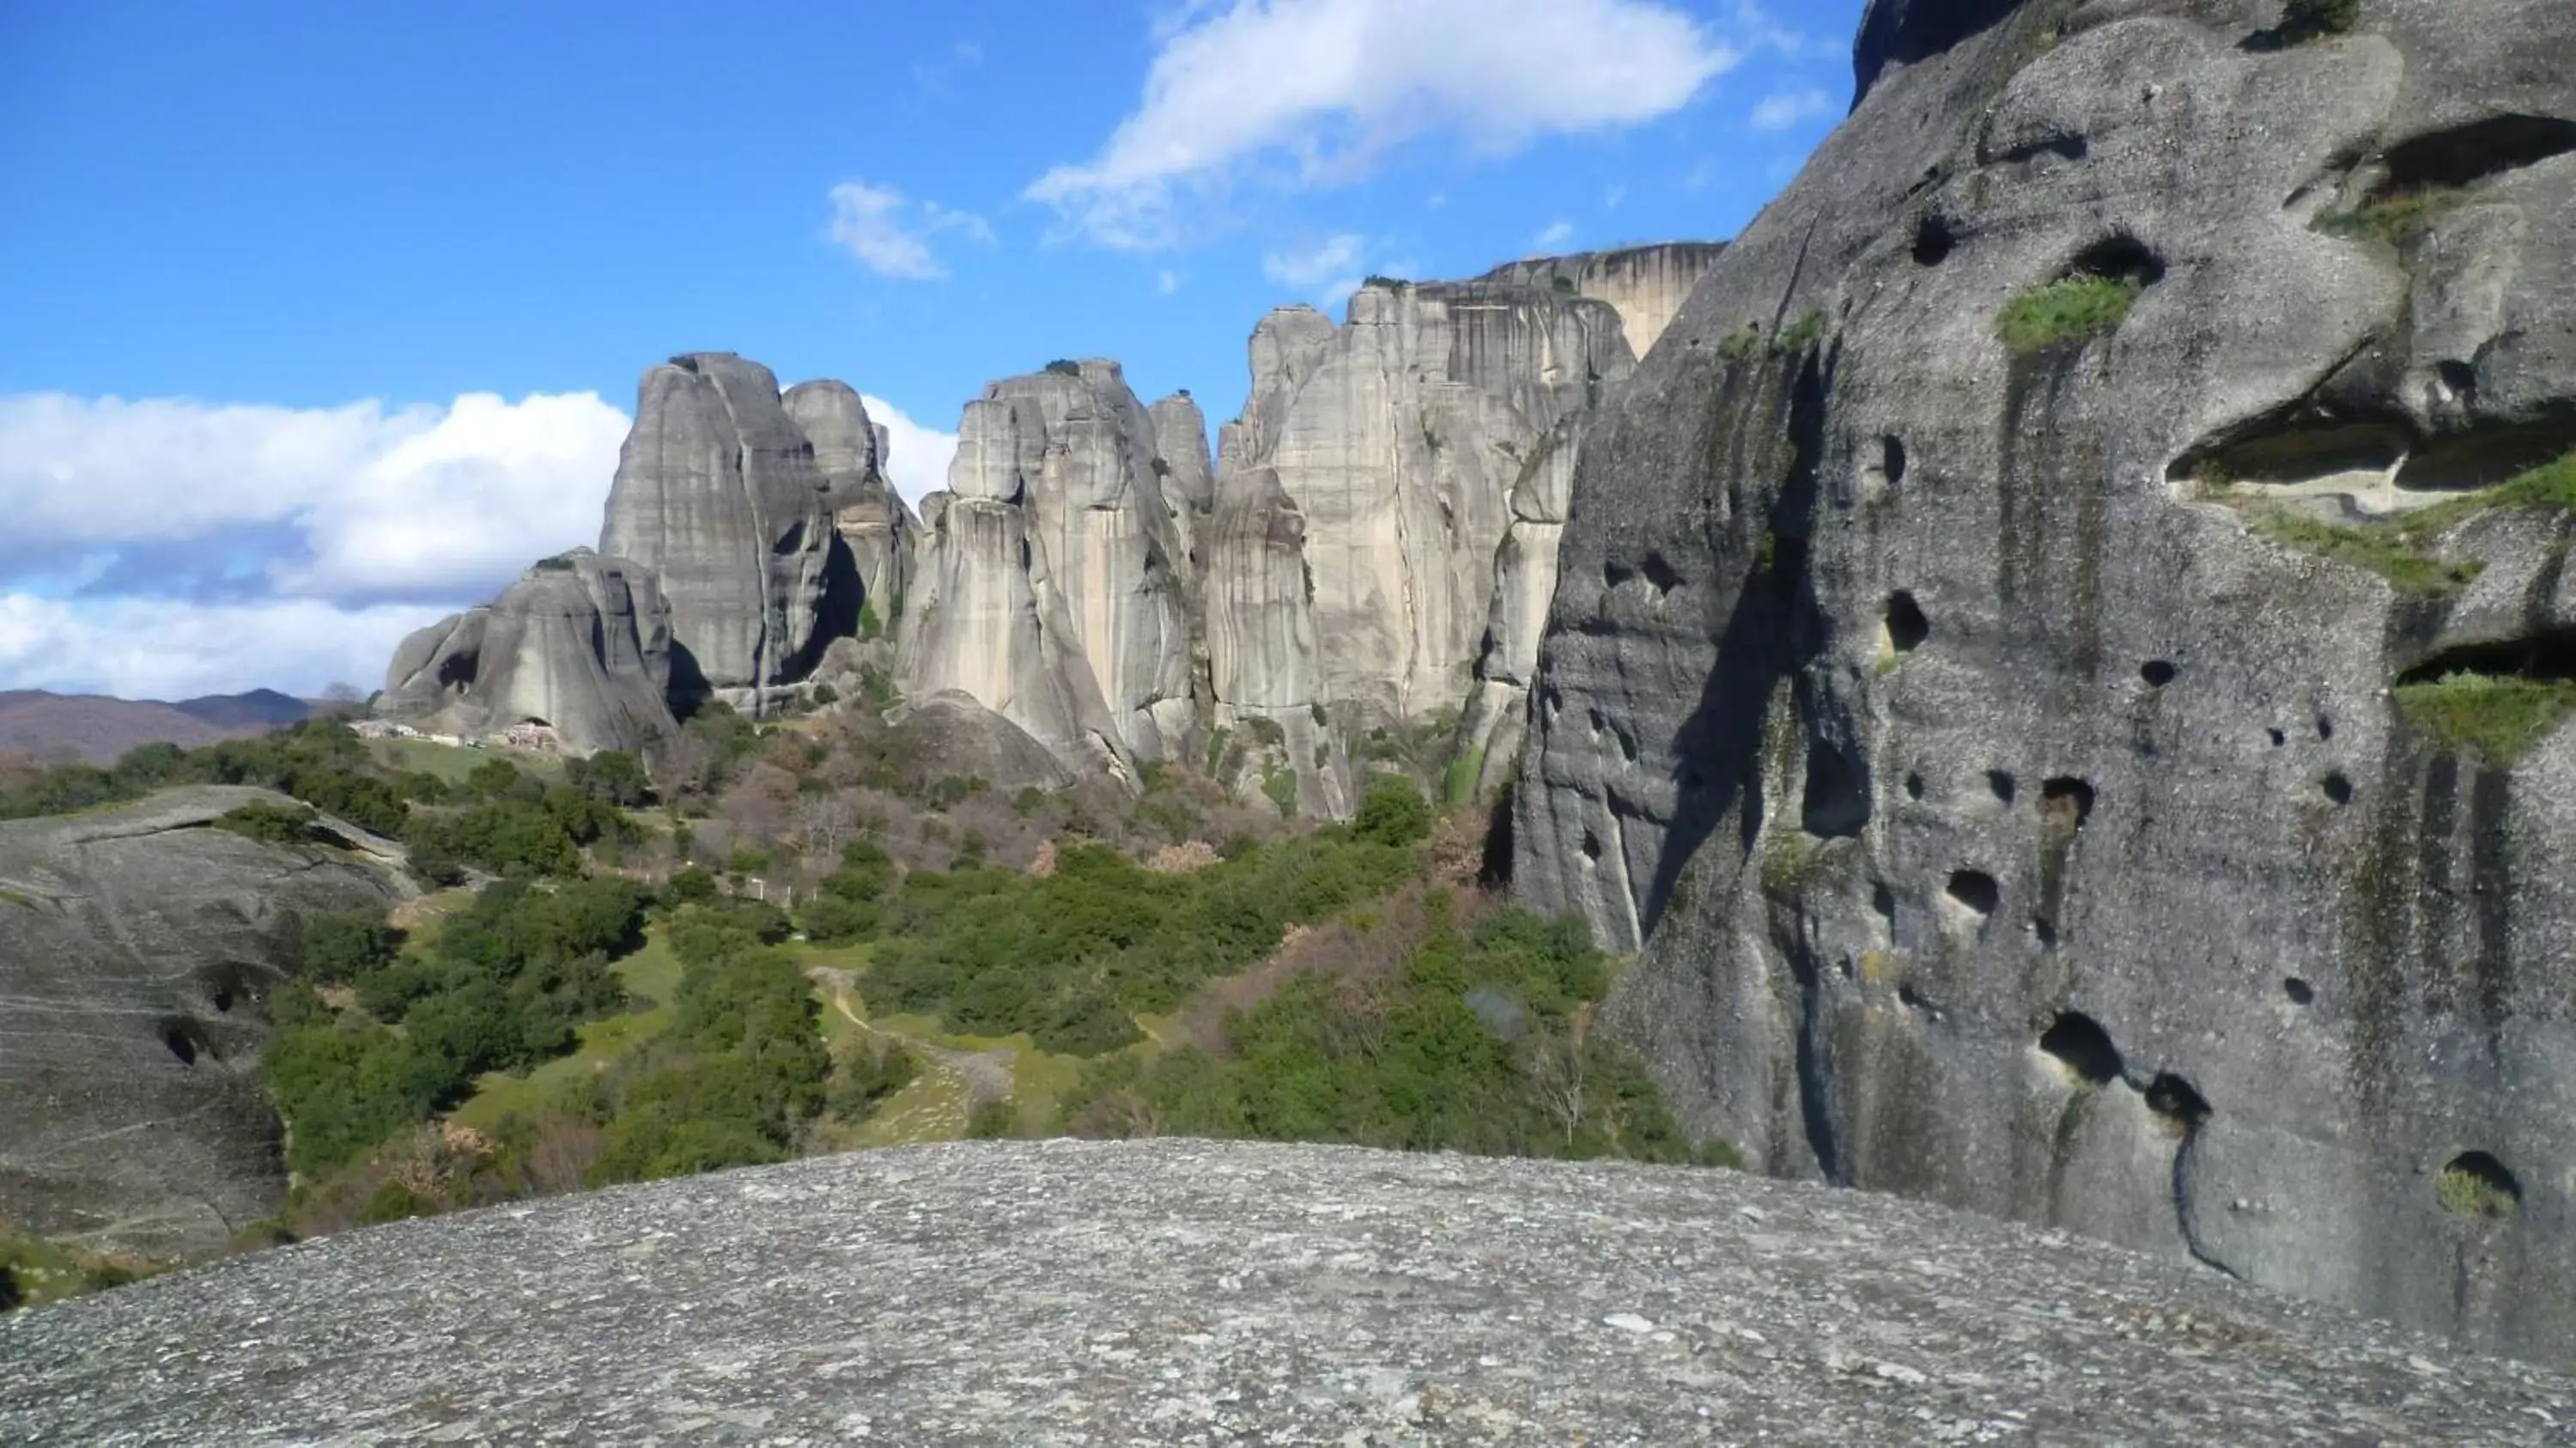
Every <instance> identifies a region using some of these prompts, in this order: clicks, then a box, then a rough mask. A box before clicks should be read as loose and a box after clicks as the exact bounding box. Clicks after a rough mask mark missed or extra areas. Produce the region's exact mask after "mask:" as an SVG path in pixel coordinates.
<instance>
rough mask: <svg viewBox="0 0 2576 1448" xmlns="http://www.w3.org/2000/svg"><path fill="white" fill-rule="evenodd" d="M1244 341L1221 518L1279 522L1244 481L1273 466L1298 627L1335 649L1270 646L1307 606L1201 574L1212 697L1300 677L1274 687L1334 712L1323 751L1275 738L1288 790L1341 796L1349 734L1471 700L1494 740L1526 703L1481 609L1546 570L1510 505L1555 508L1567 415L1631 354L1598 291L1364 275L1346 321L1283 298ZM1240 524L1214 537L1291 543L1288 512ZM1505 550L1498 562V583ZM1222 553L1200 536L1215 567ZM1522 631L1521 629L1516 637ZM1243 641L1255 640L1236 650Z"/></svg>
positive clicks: (1539, 544)
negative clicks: (1246, 379) (1222, 618)
mask: <svg viewBox="0 0 2576 1448" xmlns="http://www.w3.org/2000/svg"><path fill="white" fill-rule="evenodd" d="M1250 352H1251V364H1252V392H1251V395H1250V397H1249V398H1248V399H1247V401H1246V402H1245V405H1244V410H1243V415H1242V416H1241V417H1239V418H1237V419H1236V420H1235V421H1234V422H1232V423H1229V424H1228V425H1227V426H1226V428H1225V431H1224V434H1223V437H1222V439H1221V443H1220V447H1219V454H1220V461H1219V475H1220V476H1219V482H1218V488H1217V492H1218V498H1219V501H1220V511H1221V513H1222V512H1223V511H1224V510H1228V509H1235V508H1237V507H1238V505H1240V506H1241V507H1242V508H1247V509H1261V510H1266V511H1268V512H1269V513H1270V514H1272V515H1273V516H1274V518H1275V517H1278V516H1280V512H1279V508H1277V507H1273V506H1272V505H1271V504H1270V503H1269V502H1268V501H1267V500H1268V499H1269V496H1270V492H1271V489H1272V486H1273V485H1272V484H1270V483H1267V482H1256V481H1248V479H1250V478H1251V476H1252V475H1254V474H1256V473H1261V472H1267V473H1269V474H1271V475H1272V476H1273V477H1275V486H1276V490H1277V492H1278V495H1279V503H1280V505H1283V506H1284V508H1285V510H1286V511H1287V512H1288V513H1292V514H1293V515H1294V517H1295V519H1296V527H1295V530H1294V532H1295V535H1296V537H1297V539H1298V541H1297V543H1296V544H1295V547H1296V548H1297V550H1298V553H1299V555H1300V556H1299V565H1300V566H1299V570H1298V572H1299V573H1300V574H1302V577H1303V583H1302V592H1303V598H1302V602H1301V603H1300V605H1299V610H1302V611H1303V612H1304V613H1306V614H1309V615H1311V622H1310V623H1309V624H1307V625H1304V626H1303V627H1304V629H1305V630H1306V631H1307V632H1310V633H1311V635H1312V636H1313V637H1315V638H1316V639H1318V640H1329V641H1330V643H1329V646H1327V647H1325V648H1324V649H1323V651H1322V652H1321V653H1320V654H1319V655H1317V656H1315V657H1313V658H1311V659H1308V660H1304V661H1301V662H1300V663H1298V664H1297V665H1296V666H1294V667H1293V668H1286V667H1285V666H1283V664H1282V663H1281V661H1280V658H1279V651H1280V650H1281V649H1283V648H1287V647H1291V646H1292V645H1290V644H1289V642H1288V640H1289V639H1290V638H1291V637H1292V634H1291V632H1290V631H1288V630H1287V629H1286V628H1285V627H1284V625H1285V622H1286V620H1287V619H1288V617H1289V615H1290V614H1291V613H1293V612H1297V611H1299V610H1285V611H1282V610H1277V609H1274V608H1272V605H1273V604H1275V603H1278V602H1281V600H1278V599H1277V598H1276V593H1277V590H1276V589H1275V588H1274V587H1271V586H1269V580H1268V575H1267V574H1266V573H1265V574H1264V575H1263V576H1262V577H1257V578H1256V577H1245V578H1232V579H1223V578H1212V579H1211V581H1210V584H1209V615H1210V620H1211V630H1210V633H1209V654H1210V665H1211V669H1210V672H1211V676H1212V677H1213V678H1214V679H1215V680H1216V681H1218V682H1216V683H1215V684H1214V692H1215V696H1216V705H1217V707H1218V710H1219V712H1220V714H1225V713H1228V712H1234V713H1241V714H1244V715H1246V716H1251V717H1263V718H1270V719H1277V718H1279V717H1281V716H1280V715H1279V714H1278V713H1277V711H1278V710H1280V709H1281V708H1283V707H1285V704H1284V702H1283V691H1282V689H1281V688H1279V687H1275V686H1269V685H1265V684H1263V683H1261V682H1260V681H1261V680H1263V679H1264V678H1265V677H1267V676H1270V675H1273V674H1277V675H1279V676H1280V677H1282V678H1284V679H1289V680H1294V681H1295V683H1294V685H1293V687H1291V688H1289V689H1287V690H1286V692H1295V693H1301V694H1304V695H1305V696H1306V700H1307V702H1308V703H1309V704H1310V705H1311V707H1312V710H1313V712H1314V713H1315V714H1316V715H1317V716H1318V717H1317V718H1316V720H1315V721H1314V722H1315V724H1316V725H1317V726H1318V727H1319V728H1320V727H1321V726H1322V725H1323V724H1324V723H1325V721H1326V720H1327V719H1329V720H1330V722H1331V724H1332V731H1333V732H1332V734H1331V735H1330V736H1329V737H1328V736H1324V735H1320V734H1319V736H1318V738H1317V740H1316V743H1317V746H1318V747H1316V748H1314V749H1311V750H1310V749H1308V748H1306V747H1304V746H1303V745H1302V744H1299V745H1296V746H1295V747H1288V748H1285V749H1282V750H1279V751H1278V758H1277V759H1276V760H1274V761H1265V762H1264V763H1265V773H1266V774H1269V775H1270V776H1271V777H1272V778H1275V777H1276V776H1275V771H1276V770H1277V769H1280V768H1288V769H1293V770H1295V771H1296V772H1297V774H1298V783H1297V791H1296V792H1297V796H1298V798H1300V799H1301V800H1313V799H1316V798H1319V797H1321V798H1332V799H1343V798H1346V797H1347V796H1348V794H1349V790H1350V784H1349V772H1350V762H1349V759H1348V757H1347V756H1348V751H1349V746H1350V741H1351V740H1352V739H1353V738H1354V737H1357V736H1361V735H1372V734H1375V735H1380V736H1382V734H1383V732H1384V731H1387V730H1390V729H1405V728H1412V727H1419V726H1422V725H1425V724H1428V723H1431V722H1433V721H1435V720H1450V721H1454V720H1455V719H1456V717H1457V714H1456V711H1457V710H1459V709H1460V708H1461V706H1467V705H1471V704H1472V705H1473V706H1474V707H1476V708H1477V709H1479V711H1480V713H1481V715H1482V716H1483V717H1480V720H1479V723H1478V730H1479V734H1480V736H1481V737H1482V738H1491V737H1492V736H1494V735H1495V734H1496V733H1497V732H1499V731H1500V729H1501V725H1500V724H1499V723H1498V722H1497V721H1499V720H1500V719H1502V718H1504V717H1507V716H1510V715H1513V714H1515V713H1517V712H1518V710H1519V703H1520V695H1519V694H1518V692H1516V690H1517V689H1518V687H1519V686H1518V683H1517V681H1518V680H1520V679H1523V678H1525V677H1526V675H1527V673H1528V671H1529V670H1528V665H1527V663H1520V664H1518V665H1517V672H1512V671H1511V669H1512V667H1513V666H1512V665H1511V663H1510V661H1507V660H1498V661H1497V663H1496V665H1495V668H1494V675H1495V676H1494V679H1493V681H1492V685H1491V687H1490V688H1488V686H1487V684H1486V683H1485V681H1483V680H1481V679H1480V678H1479V677H1478V676H1479V671H1480V659H1481V658H1482V656H1483V655H1484V654H1485V653H1486V652H1487V648H1488V644H1489V636H1490V634H1491V629H1492V624H1493V620H1492V619H1491V617H1490V615H1491V613H1492V610H1493V609H1494V608H1495V607H1497V605H1498V603H1499V602H1500V601H1501V600H1503V599H1505V598H1514V599H1516V598H1519V597H1521V596H1522V595H1524V594H1526V593H1528V592H1529V591H1530V587H1531V585H1530V584H1529V583H1528V581H1527V578H1528V576H1529V573H1528V570H1529V568H1530V567H1531V566H1537V567H1540V568H1542V569H1543V568H1544V561H1543V560H1537V559H1533V558H1531V557H1530V556H1529V555H1530V553H1531V550H1532V549H1534V548H1546V549H1552V546H1553V541H1554V540H1553V536H1552V534H1542V533H1537V532H1533V533H1531V534H1529V535H1528V536H1526V537H1523V538H1521V539H1519V540H1518V541H1517V542H1514V543H1512V544H1509V545H1507V544H1506V536H1507V535H1508V534H1509V533H1511V532H1512V530H1513V527H1514V515H1513V509H1514V507H1515V504H1514V503H1513V501H1512V500H1513V499H1514V497H1515V495H1516V494H1517V493H1522V492H1527V493H1528V494H1529V495H1530V496H1529V498H1528V499H1527V500H1525V501H1524V502H1523V503H1522V504H1520V505H1519V506H1522V507H1524V508H1526V509H1527V510H1529V511H1530V512H1531V513H1532V515H1533V517H1532V519H1531V521H1533V522H1537V521H1539V515H1549V514H1550V506H1549V504H1548V502H1547V500H1546V496H1545V495H1546V494H1547V493H1548V492H1549V491H1550V479H1551V478H1559V479H1561V470H1562V464H1561V463H1559V464H1550V463H1548V462H1547V460H1546V459H1547V456H1548V454H1549V453H1550V452H1551V451H1552V450H1553V449H1554V448H1555V447H1556V446H1558V445H1560V444H1564V443H1569V442H1571V441H1573V440H1575V439H1577V438H1579V436H1580V428H1581V422H1580V419H1581V418H1582V417H1583V416H1584V415H1585V414H1587V413H1588V412H1589V411H1590V410H1591V409H1593V408H1595V407H1597V406H1599V404H1600V403H1601V401H1602V399H1603V397H1604V396H1605V395H1606V393H1607V391H1608V390H1609V389H1611V388H1613V387H1615V386H1616V385H1617V384H1618V383H1619V382H1620V381H1621V380H1622V379H1623V378H1625V377H1626V375H1627V373H1628V371H1629V369H1630V368H1631V367H1632V366H1633V365H1634V358H1633V355H1632V353H1631V351H1630V349H1629V347H1628V344H1627V342H1626V340H1625V338H1624V335H1623V333H1622V331H1621V326H1620V322H1619V318H1618V316H1617V314H1616V313H1615V312H1613V311H1612V310H1611V309H1610V308H1609V307H1608V306H1607V305H1605V304H1603V303H1600V302H1594V301H1588V300H1584V299H1582V298H1579V297H1575V296H1571V295H1568V294H1566V293H1564V292H1562V291H1560V290H1558V289H1556V288H1554V287H1527V286H1516V285H1505V284H1499V283H1474V284H1456V285H1452V284H1441V283H1426V284H1419V285H1416V284H1408V283H1389V282H1373V283H1371V284H1370V285H1369V286H1367V287H1364V288H1362V289H1361V291H1360V292H1359V294H1358V295H1357V296H1355V297H1353V298H1352V300H1351V305H1350V313H1349V321H1348V323H1347V324H1346V325H1344V326H1342V327H1339V328H1336V327H1334V326H1332V325H1331V324H1330V323H1328V322H1326V321H1325V320H1324V318H1323V317H1322V316H1321V315H1319V314H1318V313H1316V312H1314V311H1312V310H1311V309H1308V308H1304V307H1290V308H1283V309H1281V310H1279V311H1276V312H1273V313H1271V314H1270V315H1269V316H1268V317H1265V318H1264V319H1262V322H1261V324H1260V325H1259V326H1258V327H1257V328H1255V329H1254V331H1253V335H1252V342H1251V347H1250ZM1551 468H1554V469H1556V471H1554V472H1551V471H1550V470H1551ZM1525 480H1526V481H1525ZM1238 482H1242V483H1243V486H1241V487H1238V486H1237V484H1238ZM1558 491H1560V492H1561V488H1560V489H1558ZM1561 506H1562V505H1561V501H1560V502H1559V503H1558V504H1557V505H1556V508H1557V509H1558V511H1560V512H1561ZM1238 521H1240V522H1242V523H1243V524H1244V527H1243V528H1242V529H1240V530H1238V531H1236V532H1235V533H1233V534H1232V535H1231V538H1230V543H1229V544H1228V545H1225V546H1231V547H1233V548H1234V549H1235V550H1236V552H1235V554H1234V555H1232V556H1235V557H1239V558H1243V559H1246V560H1252V559H1255V558H1256V557H1267V556H1269V555H1270V554H1273V553H1276V552H1277V550H1278V549H1279V548H1280V547H1281V546H1282V544H1283V543H1284V542H1285V540H1286V539H1287V538H1288V536H1289V531H1288V530H1287V529H1285V528H1284V527H1282V526H1274V525H1261V526H1254V525H1253V520H1252V518H1251V517H1250V516H1249V515H1248V514H1245V515H1241V516H1239V518H1238ZM1546 526H1551V527H1552V526H1553V525H1552V524H1548V525H1546ZM1256 540H1258V544H1257V546H1254V547H1252V548H1250V549H1249V550H1248V551H1247V550H1246V547H1245V545H1247V544H1253V543H1255V542H1256ZM1498 560H1500V561H1507V562H1508V564H1509V568H1510V578H1509V580H1508V582H1507V583H1506V584H1505V586H1503V587H1502V588H1501V591H1500V592H1499V593H1498V578H1497V571H1496V569H1497V563H1498ZM1223 566H1225V565H1223V564H1220V563H1218V562H1217V561H1216V560H1215V551H1214V550H1213V549H1212V550H1211V562H1210V567H1211V569H1212V570H1214V569H1218V568H1221V567H1223ZM1259 566H1261V567H1263V568H1267V567H1268V566H1269V565H1267V564H1262V565H1259ZM1536 586H1537V587H1539V588H1541V589H1544V588H1545V587H1546V582H1545V581H1542V582H1540V583H1539V584H1537V585H1536ZM1247 606H1249V607H1251V608H1253V609H1254V610H1256V612H1258V611H1261V610H1268V611H1267V612H1262V613H1261V614H1260V618H1259V620H1258V621H1255V620H1253V619H1252V618H1250V617H1249V616H1244V617H1238V618H1237V619H1236V620H1235V621H1234V622H1232V623H1230V624H1229V625H1228V626H1227V627H1224V628H1217V627H1215V626H1214V620H1215V616H1216V614H1217V613H1218V612H1219V610H1220V609H1225V608H1233V609H1235V610H1236V612H1237V613H1238V615H1241V614H1242V612H1243V610H1244V609H1245V608H1246V607H1247ZM1534 646H1535V635H1534V633H1533V634H1532V639H1531V646H1530V648H1525V649H1518V650H1517V652H1522V653H1526V652H1532V651H1534ZM1244 648H1257V649H1259V650H1261V653H1260V654H1259V655H1258V656H1253V657H1246V656H1239V655H1230V654H1229V650H1240V649H1244ZM1309 676H1311V677H1312V678H1313V679H1314V680H1315V682H1314V684H1313V685H1312V686H1311V688H1310V687H1309V686H1308V685H1307V683H1306V680H1307V679H1308V678H1309ZM1229 681H1230V682H1229ZM1230 688H1231V689H1243V690H1250V691H1252V692H1250V693H1246V694H1243V695H1241V696H1237V695H1231V694H1229V693H1228V690H1229V689H1230Z"/></svg>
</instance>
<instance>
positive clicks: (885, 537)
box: [780, 378, 921, 635]
mask: <svg viewBox="0 0 2576 1448" xmlns="http://www.w3.org/2000/svg"><path fill="white" fill-rule="evenodd" d="M780 401H781V404H782V405H783V406H784V407H785V408H786V409H787V416H788V418H789V420H790V421H792V422H794V423H795V424H796V427H797V430H798V431H800V432H802V433H804V434H805V440H806V441H807V442H809V443H811V444H813V447H814V467H815V469H816V471H818V472H820V473H821V474H822V477H823V496H824V506H825V507H826V508H827V509H828V510H829V511H830V512H831V515H832V526H833V529H834V530H835V531H836V532H838V533H839V534H840V538H841V542H842V544H843V545H844V546H845V547H847V548H848V549H849V551H850V561H851V566H852V567H853V568H854V569H855V570H856V571H857V574H858V580H859V597H860V605H861V608H862V609H863V610H864V612H863V613H862V615H861V618H862V622H861V623H860V624H859V630H860V632H861V633H864V634H870V635H875V634H878V633H882V632H883V631H885V630H887V629H889V628H891V627H892V626H893V624H894V621H895V620H896V619H898V618H900V617H901V616H902V612H903V602H902V600H903V590H904V584H905V582H906V580H907V579H908V578H909V576H910V574H911V571H912V567H913V557H914V553H915V551H916V549H917V548H918V546H919V539H920V534H921V520H920V519H919V518H917V517H915V516H914V515H913V511H912V508H911V506H910V505H909V504H907V503H905V502H904V500H903V495H902V494H900V493H898V492H896V491H895V490H894V485H893V484H892V483H891V482H889V481H887V479H886V468H887V465H888V463H887V457H886V450H887V443H886V434H885V429H884V427H882V426H881V425H879V424H877V423H874V422H872V421H870V420H869V418H868V409H867V404H866V403H865V402H864V401H862V400H861V399H860V397H859V394H858V389H856V388H854V387H852V386H850V385H849V384H848V383H846V382H836V381H833V380H831V379H829V378H825V379H822V380H819V381H814V382H799V383H797V384H796V385H795V386H793V387H790V388H788V389H787V391H786V393H785V394H784V395H783V396H782V397H781V399H780Z"/></svg>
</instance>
